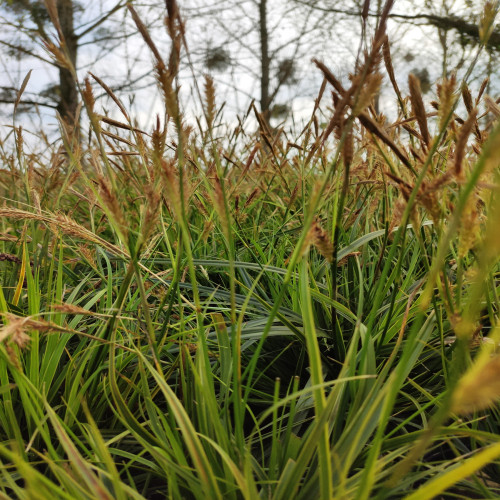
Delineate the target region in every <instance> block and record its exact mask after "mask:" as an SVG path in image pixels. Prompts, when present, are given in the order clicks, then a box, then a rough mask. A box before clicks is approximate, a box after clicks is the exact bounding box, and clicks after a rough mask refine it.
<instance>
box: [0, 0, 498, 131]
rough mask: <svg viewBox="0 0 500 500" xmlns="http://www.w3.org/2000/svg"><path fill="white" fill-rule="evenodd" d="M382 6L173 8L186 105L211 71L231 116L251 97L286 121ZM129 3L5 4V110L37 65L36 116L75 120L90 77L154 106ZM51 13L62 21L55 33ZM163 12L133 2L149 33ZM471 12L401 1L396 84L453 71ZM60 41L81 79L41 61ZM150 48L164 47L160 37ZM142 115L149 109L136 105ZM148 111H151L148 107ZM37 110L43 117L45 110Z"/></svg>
mask: <svg viewBox="0 0 500 500" xmlns="http://www.w3.org/2000/svg"><path fill="white" fill-rule="evenodd" d="M380 3H381V2H378V4H379V5H378V7H379V8H378V10H377V8H376V7H377V5H376V3H373V5H372V6H371V7H370V10H369V11H367V12H364V7H365V5H368V4H365V2H363V1H358V0H346V1H343V2H338V1H333V0H319V1H315V0H314V1H313V0H292V1H288V2H287V1H273V2H270V1H268V0H218V1H214V0H187V1H185V2H183V3H182V5H181V6H180V7H181V14H182V16H183V19H184V20H185V24H186V38H187V41H188V48H189V53H188V54H184V56H185V57H184V58H183V61H184V66H183V71H181V78H182V80H183V81H182V82H181V83H182V88H183V91H184V92H185V98H186V99H187V98H189V92H188V91H189V89H190V88H191V86H192V82H193V78H192V76H193V74H194V75H195V76H199V75H201V74H202V73H207V72H208V73H210V74H211V75H212V76H213V78H214V79H215V81H216V83H217V84H218V85H217V87H218V92H219V96H218V97H219V99H220V100H221V102H222V101H224V102H227V103H228V106H229V107H231V108H232V111H234V112H242V111H244V110H245V109H246V108H247V107H248V104H249V102H250V101H251V100H252V99H255V100H256V101H257V103H258V106H259V108H260V111H261V112H262V113H263V115H264V116H265V117H267V118H268V119H273V118H276V119H283V118H284V117H285V116H287V115H288V114H289V113H290V112H291V111H292V106H293V104H294V103H298V105H300V103H301V102H307V100H308V99H309V100H310V101H311V100H312V98H313V97H314V94H315V93H316V91H317V88H318V86H319V83H320V78H321V77H320V75H319V74H318V72H317V71H315V70H314V69H313V67H312V65H311V63H310V60H311V58H312V57H313V56H314V57H318V58H322V59H325V60H326V61H327V62H328V63H329V64H333V66H334V67H335V68H336V69H337V70H340V71H342V69H343V67H344V66H345V67H349V63H350V62H351V61H352V60H354V59H355V58H356V57H357V56H358V55H359V54H357V53H356V52H357V44H353V43H352V42H351V40H353V39H357V35H361V37H362V38H363V39H364V40H365V43H366V44H368V43H369V40H370V26H374V25H375V24H376V22H377V16H378V13H379V10H380ZM481 4H482V2H481ZM125 7H126V1H125V0H118V1H117V2H111V1H105V0H91V1H89V2H78V1H76V0H46V1H45V2H44V1H40V0H7V1H5V0H4V2H3V4H2V6H1V8H0V24H1V26H2V31H1V34H0V46H1V58H2V61H1V62H2V67H3V68H2V69H3V76H2V77H1V79H0V103H1V104H2V107H3V110H4V112H5V113H7V114H8V113H10V112H11V110H12V104H13V103H14V101H15V99H16V92H17V90H18V88H19V85H20V82H21V81H22V78H23V77H24V75H25V74H26V73H27V71H28V69H32V68H33V69H34V76H33V78H32V83H31V85H30V88H29V89H27V91H26V92H25V94H24V99H23V101H22V102H21V103H20V104H21V107H20V109H21V110H24V111H31V112H33V111H38V112H41V113H42V115H43V116H50V115H51V114H52V115H53V114H54V111H57V113H58V114H59V115H60V116H61V117H62V118H64V119H65V120H67V121H72V120H73V119H74V117H75V114H76V112H77V107H78V103H79V91H78V81H81V80H82V78H83V77H84V75H85V74H86V72H87V71H89V70H92V71H94V72H96V73H97V74H98V75H99V76H100V77H101V78H102V79H103V80H104V81H106V83H108V84H109V86H110V87H111V88H112V89H113V91H114V92H115V93H117V94H118V95H121V96H122V97H124V98H127V97H128V98H129V100H130V101H131V103H132V104H133V99H134V97H135V96H138V95H141V91H143V92H146V93H145V94H143V95H147V96H148V99H149V100H150V101H154V91H153V90H152V89H153V87H154V83H153V78H152V77H151V75H150V73H149V62H150V58H149V55H146V53H145V52H144V46H143V44H142V42H141V41H140V39H139V37H138V36H137V34H136V29H135V26H134V24H133V22H132V21H131V19H130V15H129V14H128V12H127V9H126V8H125ZM50 9H52V10H53V12H56V14H57V18H58V20H59V29H60V31H61V33H59V34H56V33H55V30H54V26H53V23H52V22H51V19H50V17H51V16H50V13H49V11H50ZM162 9H163V5H160V4H158V3H155V2H151V3H150V4H148V3H147V2H146V3H142V4H141V5H140V6H138V7H137V10H138V12H139V14H140V16H141V18H142V19H143V21H144V22H145V23H146V25H147V26H148V29H150V30H151V32H152V33H153V34H154V33H155V32H156V30H158V33H160V31H159V30H160V29H162V22H163V14H162ZM478 12H480V2H474V1H465V2H463V1H460V2H458V1H455V0H441V1H440V2H433V1H428V0H426V1H425V2H416V1H413V0H402V1H399V2H396V5H395V8H394V9H393V12H392V13H391V17H390V20H391V22H390V26H389V28H390V37H391V44H392V52H393V57H394V58H395V64H396V67H399V68H402V69H403V71H402V75H400V76H401V79H402V80H405V77H406V74H407V73H408V72H409V71H413V72H414V73H416V74H417V75H418V76H419V77H420V79H421V84H422V89H423V90H424V91H429V90H430V88H431V82H432V81H434V80H436V79H437V78H438V77H439V76H441V75H446V74H448V73H449V72H450V71H452V70H458V71H460V68H461V67H462V66H463V65H464V63H465V61H467V60H468V58H470V56H471V53H472V51H473V50H474V48H475V46H476V45H477V43H478V40H479V31H478V27H477V21H478V19H477V16H478V14H477V13H478ZM362 14H364V15H362ZM408 33H411V36H410V40H408ZM403 34H405V35H406V36H403ZM56 35H58V36H60V38H61V39H63V40H64V51H65V53H66V55H67V56H68V58H69V60H70V62H71V65H72V66H73V68H74V69H75V71H76V74H77V77H78V78H77V80H78V81H77V80H76V79H75V77H74V72H73V70H72V69H71V68H68V67H67V66H62V65H60V63H59V62H58V61H56V60H54V58H51V57H49V55H48V54H47V50H46V48H47V46H48V45H49V44H50V43H53V40H54V37H56V38H57V36H56ZM156 43H158V44H159V45H160V46H161V44H162V43H164V44H167V43H168V42H167V41H166V40H164V37H163V36H159V37H158V40H156ZM499 48H500V31H497V30H495V31H494V33H493V34H492V36H491V37H490V39H489V46H488V50H487V51H486V53H485V54H486V56H485V57H484V60H483V61H482V67H481V71H480V73H481V74H484V69H485V68H486V71H487V73H488V74H492V73H493V72H495V71H496V67H495V66H494V64H492V61H493V58H494V55H495V53H496V52H497V51H498V49H499ZM165 50H168V47H166V46H165ZM35 75H36V76H35ZM345 76H347V75H345ZM144 89H146V90H144ZM141 109H143V110H144V109H145V108H144V103H143V102H142V103H141ZM146 109H147V110H148V111H146V112H144V114H146V115H147V113H148V112H149V111H151V110H153V109H154V104H151V105H150V107H149V108H146ZM40 110H42V111H40ZM43 110H49V112H48V115H47V113H46V111H45V112H44V111H43Z"/></svg>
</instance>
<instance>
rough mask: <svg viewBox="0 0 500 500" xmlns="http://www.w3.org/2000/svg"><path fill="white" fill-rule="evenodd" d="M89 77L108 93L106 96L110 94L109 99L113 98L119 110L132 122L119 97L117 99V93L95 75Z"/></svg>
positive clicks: (91, 74)
mask: <svg viewBox="0 0 500 500" xmlns="http://www.w3.org/2000/svg"><path fill="white" fill-rule="evenodd" d="M89 75H90V76H91V77H92V78H93V79H94V80H95V81H96V82H97V83H98V84H99V85H100V86H101V87H102V88H103V89H104V92H106V94H108V95H109V97H111V99H113V101H114V102H115V104H116V105H117V106H118V108H119V109H120V111H121V112H122V114H123V116H124V117H125V119H126V120H127V121H130V117H129V115H128V113H127V110H126V109H125V107H124V106H123V104H122V103H121V102H120V99H118V97H116V95H115V93H114V92H113V91H112V90H111V89H110V88H109V87H108V86H107V85H106V84H105V83H104V82H103V81H102V80H101V79H100V78H99V77H97V76H96V75H94V73H89ZM129 128H130V127H129Z"/></svg>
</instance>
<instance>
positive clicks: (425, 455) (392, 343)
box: [0, 3, 500, 500]
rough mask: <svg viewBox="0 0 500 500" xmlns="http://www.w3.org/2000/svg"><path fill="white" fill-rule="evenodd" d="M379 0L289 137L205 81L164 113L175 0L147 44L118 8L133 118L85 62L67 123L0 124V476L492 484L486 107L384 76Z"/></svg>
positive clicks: (494, 424) (483, 493)
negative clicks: (28, 128) (134, 98)
mask: <svg viewBox="0 0 500 500" xmlns="http://www.w3.org/2000/svg"><path fill="white" fill-rule="evenodd" d="M389 7H390V3H389V5H388V7H387V8H386V10H385V11H384V12H383V14H382V17H381V19H380V22H379V24H378V27H377V30H376V32H375V34H374V39H373V40H374V41H373V44H372V46H371V47H369V48H368V49H367V51H366V53H365V56H364V60H363V62H362V63H361V62H360V63H359V64H358V66H357V68H356V71H355V73H354V75H353V76H352V78H351V86H350V88H348V89H346V88H344V87H343V86H342V85H341V83H340V82H339V81H338V80H337V79H336V78H335V76H334V75H333V74H332V73H331V72H330V71H329V70H328V68H327V67H326V66H324V65H323V64H322V63H320V62H317V66H318V71H322V72H323V74H324V75H325V83H324V85H323V88H322V89H321V95H320V97H319V98H318V100H317V106H316V108H315V109H314V112H313V114H312V116H311V119H310V121H309V122H308V123H307V124H306V126H305V127H304V129H303V130H302V131H299V132H297V133H296V134H295V135H294V136H293V137H291V136H290V134H289V133H287V132H286V131H285V130H284V129H282V128H278V129H272V128H271V127H270V125H269V123H268V122H267V121H266V117H265V116H261V115H260V114H259V113H258V112H257V111H256V110H255V108H253V107H252V108H251V109H249V111H248V116H245V117H242V119H241V121H240V124H239V126H238V127H236V128H235V129H234V130H229V129H228V128H227V127H224V126H223V124H222V118H221V116H220V114H219V113H218V111H217V109H216V105H215V97H216V96H215V89H214V86H213V82H212V81H211V79H210V78H207V79H206V81H205V84H204V87H203V89H202V91H201V92H202V94H203V95H202V96H200V98H201V99H202V102H203V106H204V118H203V120H201V119H200V121H199V122H198V123H197V126H196V127H193V126H189V125H188V124H187V123H188V121H187V119H186V118H185V117H184V116H183V115H182V111H181V110H180V109H179V103H178V100H177V88H176V80H175V75H176V67H177V64H178V60H179V55H180V53H181V47H182V24H181V20H180V18H179V17H178V14H177V11H173V12H170V14H171V15H170V17H169V20H168V21H167V27H168V30H169V34H170V36H171V38H172V53H171V54H170V56H169V62H168V64H166V63H165V62H164V61H163V60H162V59H161V56H160V54H159V53H158V51H157V50H155V47H154V43H153V41H152V40H151V39H150V38H149V37H148V35H147V32H146V30H145V28H144V26H143V25H142V24H141V22H140V20H139V19H138V18H137V16H135V20H136V23H137V25H138V29H139V31H140V32H141V33H142V34H143V36H144V38H145V41H146V43H147V44H148V45H149V47H150V49H151V51H152V54H153V56H154V58H155V69H156V72H157V75H158V81H159V85H160V87H161V89H162V92H163V95H164V102H165V116H164V117H161V118H158V121H157V125H156V126H155V127H154V128H153V130H152V131H149V132H148V131H142V130H139V129H137V128H135V127H134V125H133V120H132V118H131V117H129V115H128V113H127V111H126V109H125V108H124V107H123V105H122V104H121V103H120V101H119V100H118V99H117V98H116V97H115V96H114V94H113V93H112V92H111V90H110V89H108V88H107V87H106V85H105V83H104V82H101V81H100V80H99V79H98V78H94V80H93V83H92V84H91V82H90V81H89V80H87V81H86V84H85V87H84V88H83V89H82V96H83V101H84V106H85V109H86V112H87V114H88V116H89V118H90V130H91V134H90V136H89V137H84V136H85V134H84V133H83V130H80V131H79V130H78V129H74V128H73V129H72V128H70V127H69V126H67V125H65V124H62V125H61V140H60V141H58V142H56V143H55V144H52V145H51V146H50V147H47V149H46V150H45V151H44V152H43V153H41V154H40V155H37V156H33V155H30V154H27V153H26V152H25V151H24V149H25V148H24V146H23V131H22V130H21V129H20V128H17V127H14V129H13V130H12V132H11V134H9V136H8V137H5V142H4V145H3V146H2V149H1V170H0V175H1V182H0V196H1V199H2V206H1V207H0V216H1V219H0V224H1V229H0V270H1V274H0V276H1V287H0V311H1V312H2V327H1V328H0V342H1V344H0V358H1V359H0V457H1V458H0V468H1V474H0V498H5V499H7V498H19V499H30V500H31V499H47V498H57V499H59V498H60V499H68V500H69V499H71V500H73V499H95V498H99V499H128V498H135V499H139V498H148V499H154V498H174V499H180V498H200V499H201V498H203V499H205V498H214V499H215V498H228V499H237V498H245V499H248V500H253V499H255V498H272V499H276V500H278V499H285V500H287V499H291V498H294V499H295V498H297V499H314V498H322V499H330V498H346V499H348V498H356V499H367V498H381V499H383V498H418V499H424V498H435V497H439V498H498V496H499V495H500V483H499V482H498V478H499V477H500V461H499V457H500V438H499V431H500V429H499V426H500V414H499V408H498V405H497V400H498V397H499V396H500V386H499V382H498V380H499V379H500V355H499V353H498V352H497V346H498V343H499V342H500V330H499V327H498V321H497V315H498V310H499V305H500V304H499V293H500V290H499V285H498V271H499V268H498V264H497V261H498V256H499V255H500V239H499V236H498V234H499V233H498V227H497V225H498V222H497V221H498V220H499V219H498V217H499V216H500V197H499V196H498V190H499V187H498V186H499V179H498V164H499V162H500V148H499V144H500V142H499V141H500V125H498V122H497V120H498V117H499V116H500V109H499V107H498V105H497V103H496V102H495V101H494V99H492V98H491V97H489V96H488V95H487V93H486V85H487V82H484V84H483V85H482V86H481V88H480V90H479V93H478V95H475V96H472V95H471V92H470V91H469V89H468V87H467V85H466V82H462V83H460V82H457V81H456V79H455V77H453V76H452V77H450V78H449V79H447V80H443V81H442V82H440V84H439V87H438V96H439V100H438V101H436V102H434V103H432V106H433V107H434V110H433V109H427V110H426V109H425V105H424V102H423V99H422V96H421V93H420V90H419V83H418V80H417V79H416V78H414V77H410V81H409V88H410V95H409V97H403V96H402V94H401V91H400V90H399V88H398V87H397V85H396V82H395V79H394V73H393V71H394V70H393V68H392V66H391V58H390V49H389V43H388V41H387V38H386V37H385V31H384V29H385V20H386V16H387V13H388V8H389ZM488 12H489V11H488ZM488 12H486V14H488ZM488 16H489V17H488ZM492 21H493V18H492V15H491V12H490V13H489V14H488V15H486V16H485V19H483V21H482V22H483V34H484V36H487V33H488V29H487V28H488V26H489V25H488V23H490V24H491V23H492ZM49 50H54V51H56V48H55V47H54V48H52V49H51V48H50V47H49ZM55 56H57V57H63V55H62V53H56V52H55ZM382 68H384V70H382ZM471 68H472V66H471ZM382 71H386V72H387V74H388V80H389V81H392V83H393V85H394V88H395V93H396V95H397V96H398V98H399V109H400V114H399V116H398V117H397V119H396V120H395V121H394V123H389V122H387V119H386V118H384V116H383V115H382V114H379V113H377V112H376V110H375V108H374V106H373V99H374V97H375V96H376V94H377V91H378V87H379V85H380V81H381V74H382ZM93 87H94V88H93ZM96 87H100V90H102V88H104V91H105V92H107V93H108V94H109V95H110V96H111V97H112V98H113V99H114V101H115V104H116V106H117V110H118V112H119V113H120V114H121V117H122V118H121V119H110V118H109V117H106V116H103V115H102V114H101V112H100V111H98V104H96V102H95V99H94V89H95V88H96ZM327 88H331V89H332V91H333V107H332V108H329V107H328V106H327V107H325V108H323V106H320V102H321V96H322V95H323V94H324V93H326V91H327ZM21 92H22V91H21ZM328 92H329V90H328ZM323 102H324V100H323ZM254 116H256V117H257V121H258V123H259V128H258V131H257V132H256V133H253V132H252V133H250V132H249V131H248V128H247V125H245V123H249V120H248V118H249V117H254ZM9 141H10V143H12V142H15V150H13V149H9V147H8V144H9Z"/></svg>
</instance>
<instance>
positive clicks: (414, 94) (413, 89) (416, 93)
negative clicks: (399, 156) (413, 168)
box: [408, 73, 431, 147]
mask: <svg viewBox="0 0 500 500" xmlns="http://www.w3.org/2000/svg"><path fill="white" fill-rule="evenodd" d="M408 86H409V88H410V100H411V106H412V109H413V114H414V115H415V117H416V119H417V123H418V126H419V128H420V132H421V134H422V137H423V139H424V145H425V146H426V147H429V145H430V143H431V136H430V134H429V128H428V126H427V115H426V114H425V106H424V101H423V99H422V91H421V90H420V80H419V79H418V77H417V76H415V75H414V74H413V73H410V74H409V75H408Z"/></svg>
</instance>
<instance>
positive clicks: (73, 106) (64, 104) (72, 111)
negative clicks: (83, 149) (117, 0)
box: [57, 0, 78, 126]
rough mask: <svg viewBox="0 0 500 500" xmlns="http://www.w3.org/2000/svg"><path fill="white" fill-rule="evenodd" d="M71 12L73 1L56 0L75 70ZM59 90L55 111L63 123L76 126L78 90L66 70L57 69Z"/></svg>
mask: <svg viewBox="0 0 500 500" xmlns="http://www.w3.org/2000/svg"><path fill="white" fill-rule="evenodd" d="M73 11H74V5H73V0H57V14H58V16H59V23H60V25H61V31H62V34H63V36H64V41H65V43H66V46H65V48H66V55H67V56H68V57H69V60H70V62H71V65H72V66H73V68H76V56H77V51H78V39H77V37H76V35H75V30H74V25H73ZM59 90H60V98H59V104H58V106H57V110H58V111H59V114H60V115H61V117H62V118H63V120H64V121H66V122H67V123H68V124H69V125H72V126H74V125H76V124H75V118H76V110H77V107H78V88H77V85H76V81H75V78H74V75H73V73H72V71H70V70H69V69H67V68H61V67H60V68H59Z"/></svg>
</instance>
